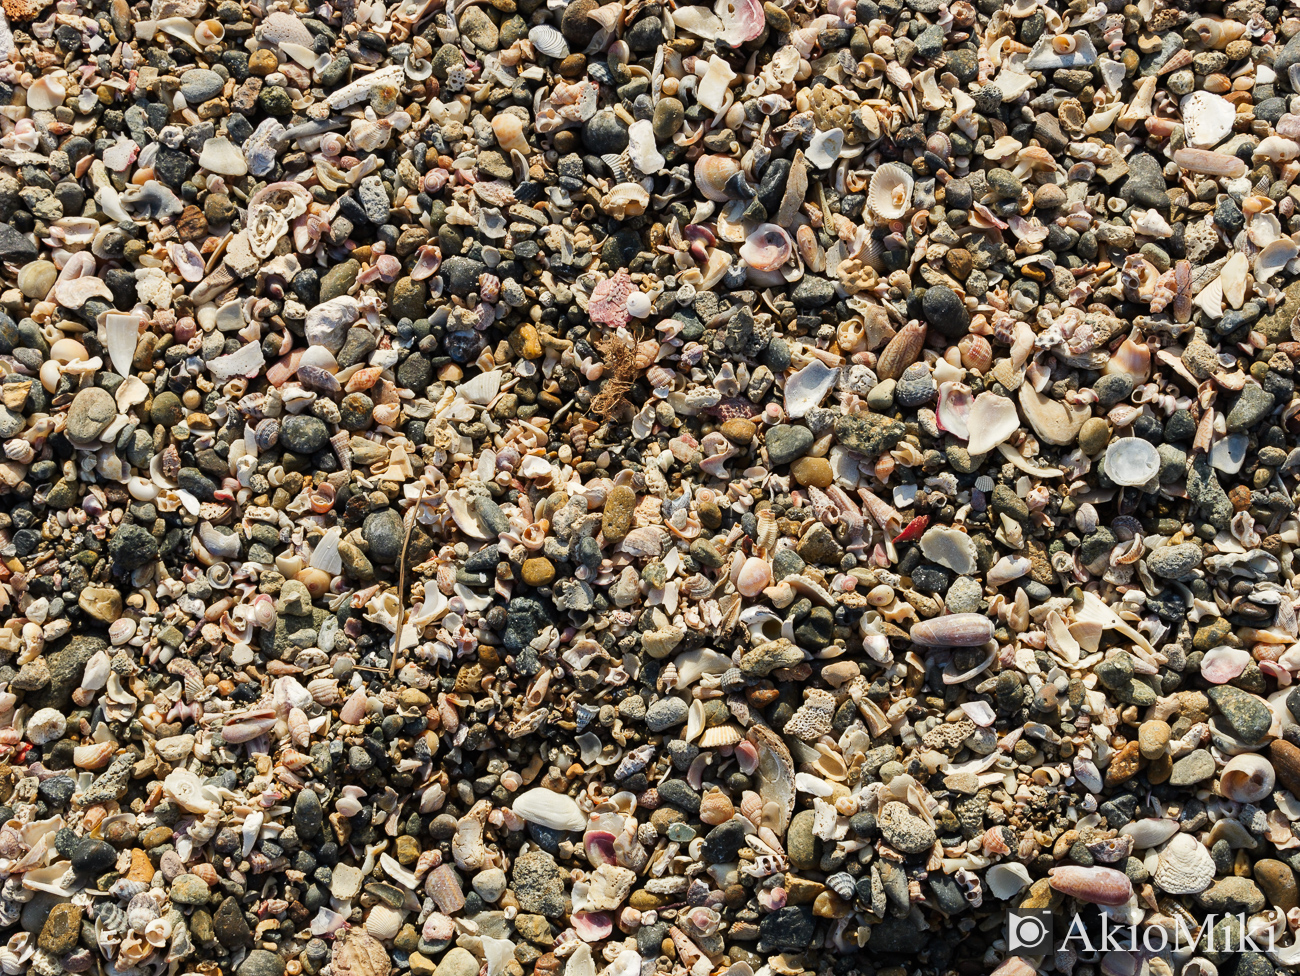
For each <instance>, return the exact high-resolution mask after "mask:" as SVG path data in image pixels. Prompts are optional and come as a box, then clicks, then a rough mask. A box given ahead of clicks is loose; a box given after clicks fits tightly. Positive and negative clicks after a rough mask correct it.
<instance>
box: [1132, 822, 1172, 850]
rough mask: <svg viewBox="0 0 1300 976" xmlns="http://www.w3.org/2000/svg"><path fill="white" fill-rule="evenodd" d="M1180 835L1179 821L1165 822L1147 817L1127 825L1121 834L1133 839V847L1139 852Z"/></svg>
mask: <svg viewBox="0 0 1300 976" xmlns="http://www.w3.org/2000/svg"><path fill="white" fill-rule="evenodd" d="M1176 833H1178V821H1176V820H1164V819H1161V818H1159V817H1147V818H1144V819H1142V820H1134V821H1133V822H1132V823H1128V824H1125V825H1124V826H1123V827H1122V828H1121V829H1120V834H1121V835H1123V836H1125V837H1132V838H1133V846H1134V848H1136V849H1138V850H1143V849H1145V848H1148V847H1155V846H1157V845H1159V844H1163V843H1164V842H1165V841H1167V840H1168V839H1169V838H1170V837H1172V836H1174V834H1176Z"/></svg>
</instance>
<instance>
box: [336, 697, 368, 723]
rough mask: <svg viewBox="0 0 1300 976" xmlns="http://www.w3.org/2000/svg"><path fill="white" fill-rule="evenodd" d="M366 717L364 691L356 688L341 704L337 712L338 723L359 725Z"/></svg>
mask: <svg viewBox="0 0 1300 976" xmlns="http://www.w3.org/2000/svg"><path fill="white" fill-rule="evenodd" d="M365 717H366V689H364V688H358V689H357V690H356V691H354V692H353V693H352V695H351V697H349V698H348V700H347V701H346V702H344V703H343V708H342V709H340V711H339V721H340V722H342V723H343V724H344V725H360V724H361V723H362V722H363V721H364V720H365Z"/></svg>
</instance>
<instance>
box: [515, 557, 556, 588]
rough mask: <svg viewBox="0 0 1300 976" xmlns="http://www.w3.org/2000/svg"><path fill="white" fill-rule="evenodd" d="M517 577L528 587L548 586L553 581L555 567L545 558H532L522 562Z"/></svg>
mask: <svg viewBox="0 0 1300 976" xmlns="http://www.w3.org/2000/svg"><path fill="white" fill-rule="evenodd" d="M519 575H520V576H521V577H522V578H523V581H524V582H525V583H527V584H528V585H529V586H548V585H550V584H551V583H552V582H554V580H555V567H554V566H553V565H552V564H551V561H550V560H549V559H547V558H546V557H545V556H534V557H533V558H532V559H525V560H524V565H523V568H522V569H521V570H520V571H519Z"/></svg>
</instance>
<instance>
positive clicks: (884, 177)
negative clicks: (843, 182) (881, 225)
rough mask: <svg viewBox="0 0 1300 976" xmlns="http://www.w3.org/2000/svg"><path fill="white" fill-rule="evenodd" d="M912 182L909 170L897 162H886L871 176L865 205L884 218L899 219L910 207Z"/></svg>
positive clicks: (913, 181)
mask: <svg viewBox="0 0 1300 976" xmlns="http://www.w3.org/2000/svg"><path fill="white" fill-rule="evenodd" d="M914 184H915V180H913V179H912V174H911V172H909V171H908V170H907V169H905V168H903V167H902V166H900V165H898V164H897V163H886V164H885V165H883V166H881V167H880V168H879V169H877V170H876V172H875V175H874V176H872V177H871V186H870V188H869V189H868V190H867V206H869V207H870V208H871V212H872V213H874V214H875V215H876V216H877V217H880V218H882V219H884V220H901V219H902V218H903V216H904V215H905V214H906V213H907V211H908V210H910V209H911V206H912V187H913V185H914Z"/></svg>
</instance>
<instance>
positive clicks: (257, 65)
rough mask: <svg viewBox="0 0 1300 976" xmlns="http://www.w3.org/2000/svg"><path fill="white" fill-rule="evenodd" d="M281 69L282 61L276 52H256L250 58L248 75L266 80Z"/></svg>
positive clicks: (264, 49)
mask: <svg viewBox="0 0 1300 976" xmlns="http://www.w3.org/2000/svg"><path fill="white" fill-rule="evenodd" d="M279 67H280V61H279V59H278V58H277V57H276V56H275V52H274V51H272V50H269V49H267V48H263V49H262V50H260V51H254V52H253V53H252V54H250V55H249V56H248V73H249V74H250V75H255V76H256V77H258V78H265V77H266V76H267V75H269V74H272V73H274V72H275V71H277V70H278V69H279Z"/></svg>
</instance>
